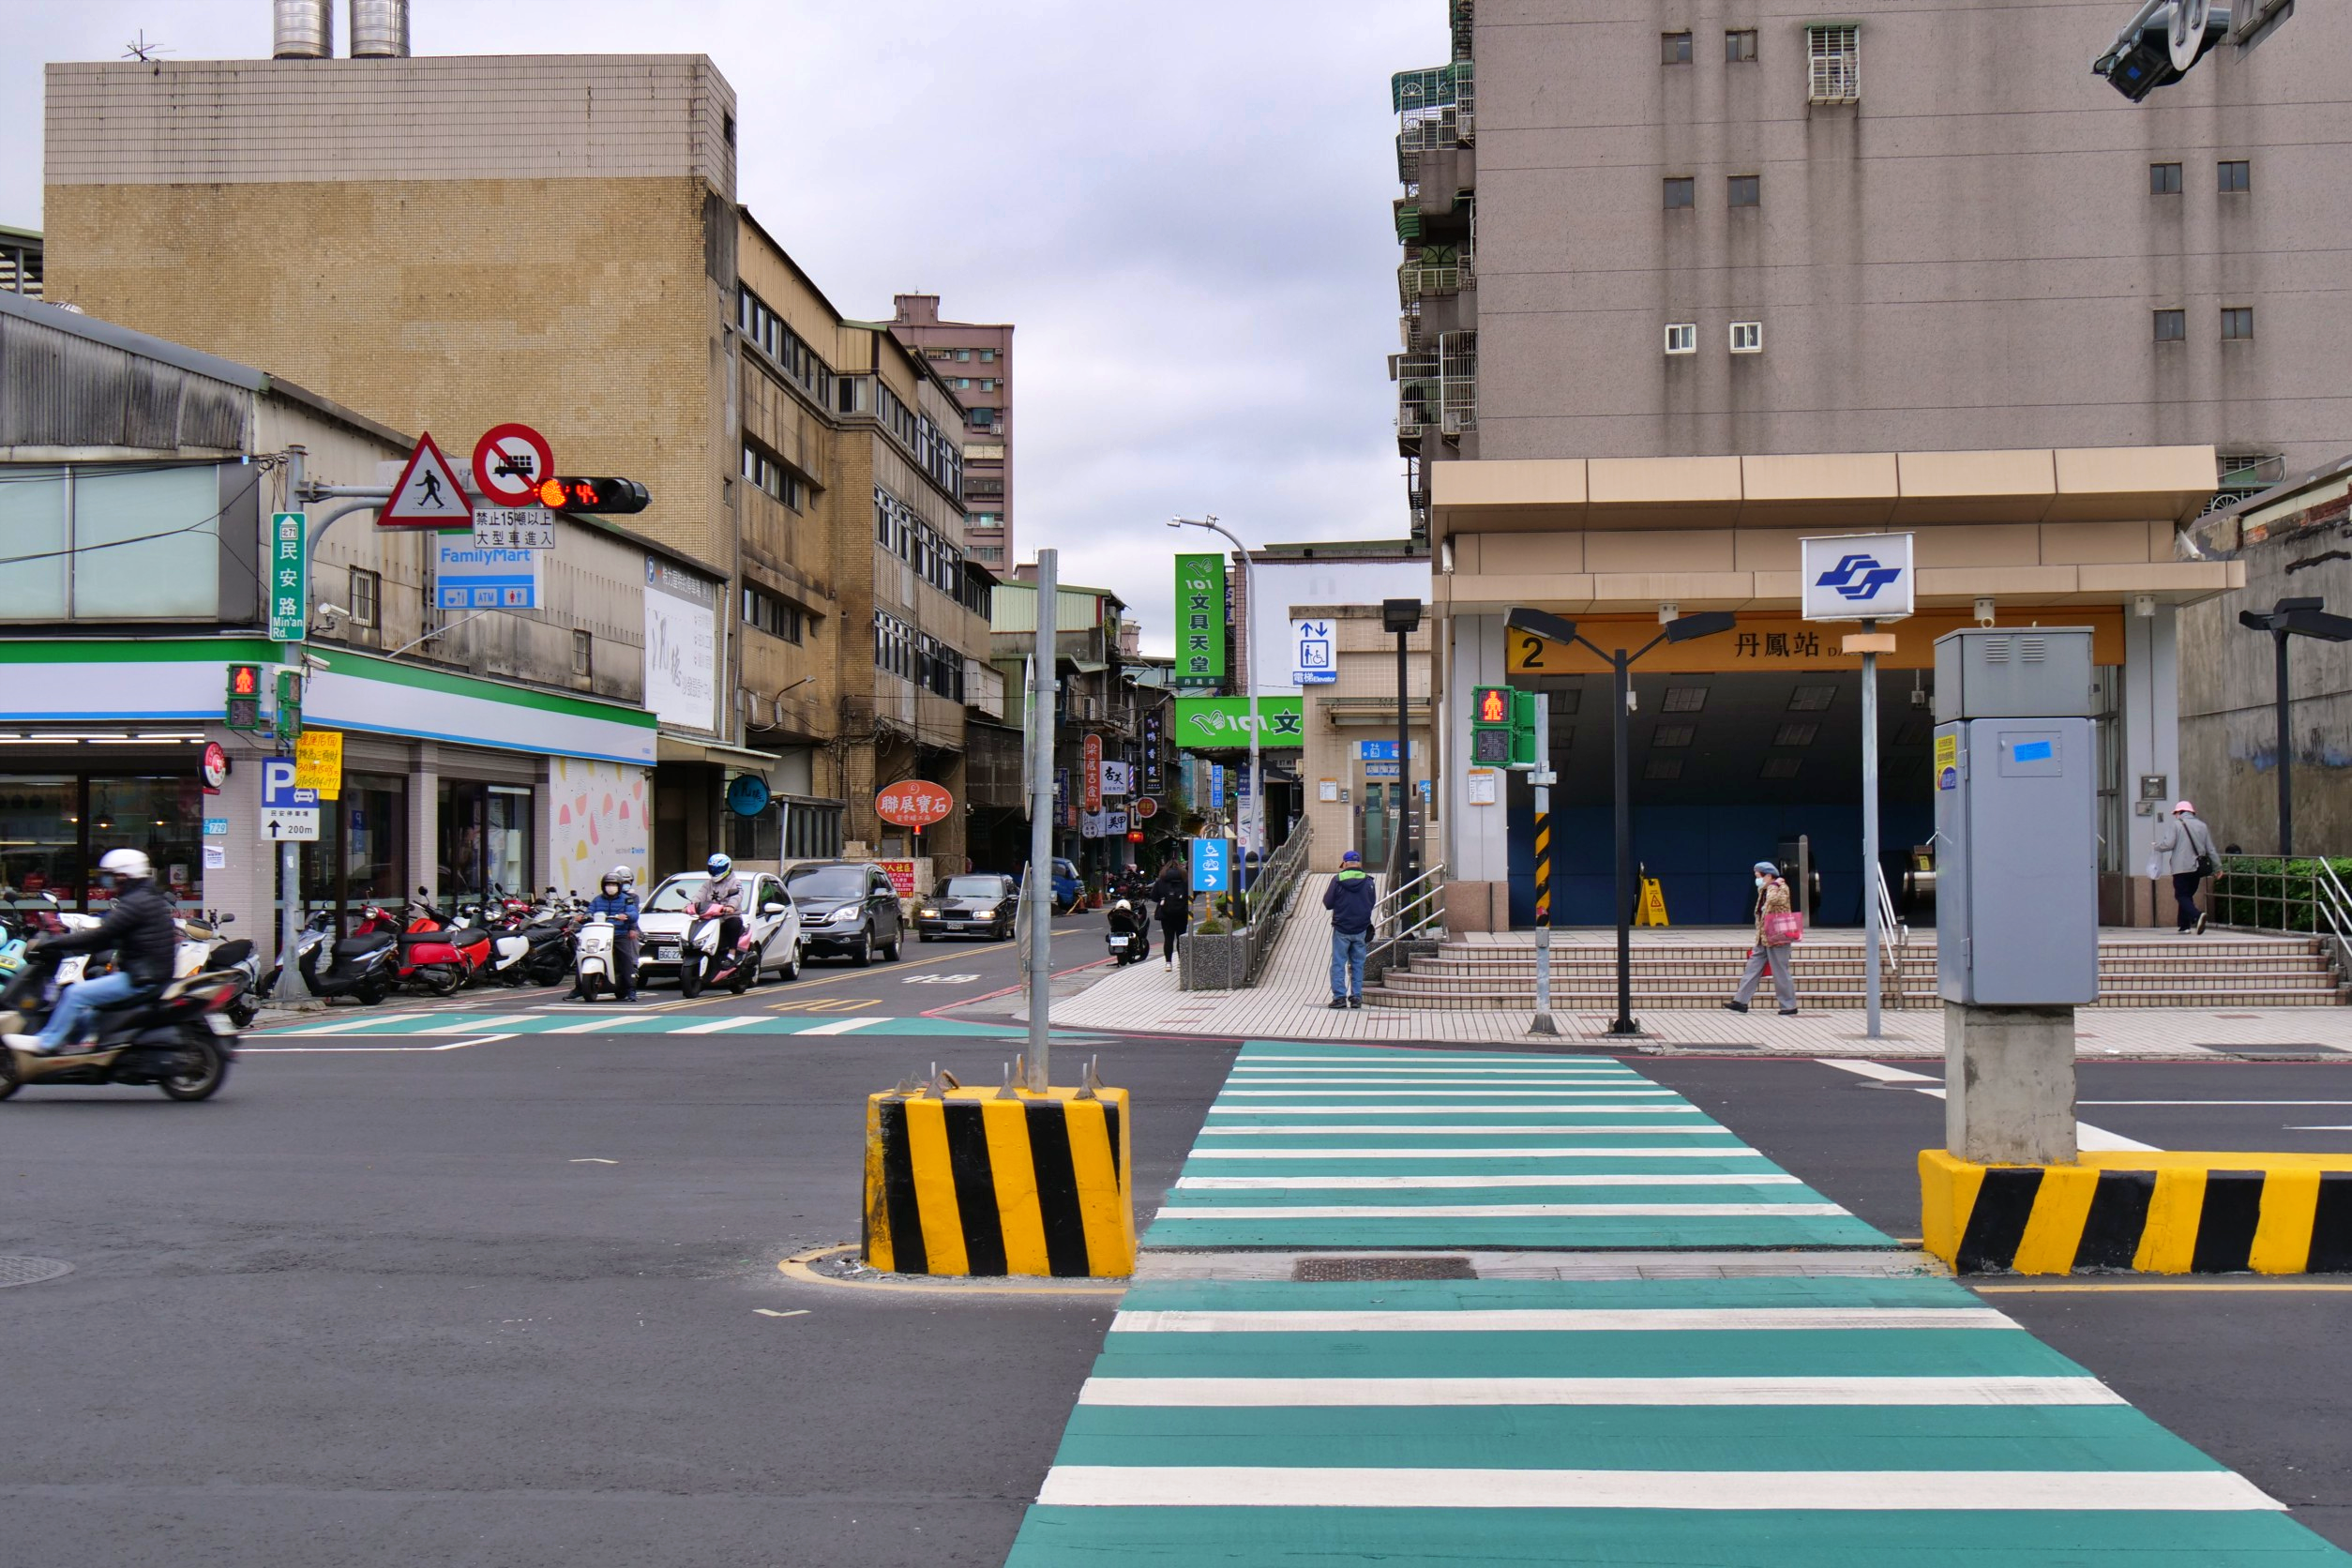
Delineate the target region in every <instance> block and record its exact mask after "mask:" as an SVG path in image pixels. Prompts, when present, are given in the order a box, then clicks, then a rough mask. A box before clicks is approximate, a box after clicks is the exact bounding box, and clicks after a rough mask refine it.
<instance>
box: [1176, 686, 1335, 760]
mask: <svg viewBox="0 0 2352 1568" xmlns="http://www.w3.org/2000/svg"><path fill="white" fill-rule="evenodd" d="M1305 707H1306V702H1305V699H1304V698H1301V697H1260V698H1259V699H1258V722H1259V724H1260V725H1262V726H1263V727H1264V728H1263V731H1262V732H1261V733H1260V734H1259V737H1258V745H1259V748H1260V749H1261V750H1278V749H1280V748H1282V747H1284V746H1289V747H1291V748H1292V749H1296V748H1298V747H1300V746H1304V745H1305V744H1306V713H1305ZM1175 742H1176V746H1178V748H1179V749H1181V750H1184V751H1220V750H1239V749H1242V748H1244V747H1246V746H1248V745H1249V699H1248V698H1246V697H1179V698H1178V699H1176V734H1175Z"/></svg>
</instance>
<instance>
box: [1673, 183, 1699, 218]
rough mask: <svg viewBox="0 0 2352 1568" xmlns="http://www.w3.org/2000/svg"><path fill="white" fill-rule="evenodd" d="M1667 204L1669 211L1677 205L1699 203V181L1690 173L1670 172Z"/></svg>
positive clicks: (1683, 205)
mask: <svg viewBox="0 0 2352 1568" xmlns="http://www.w3.org/2000/svg"><path fill="white" fill-rule="evenodd" d="M1697 204H1698V182H1697V181H1696V180H1695V179H1693V178H1692V177H1691V176H1690V175H1688V174H1668V175H1667V176H1666V210H1667V211H1668V212H1671V211H1673V210H1674V209H1675V208H1677V207H1695V206H1696V205H1697Z"/></svg>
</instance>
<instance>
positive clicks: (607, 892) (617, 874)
mask: <svg viewBox="0 0 2352 1568" xmlns="http://www.w3.org/2000/svg"><path fill="white" fill-rule="evenodd" d="M636 882H637V872H636V870H635V869H634V868H633V867H627V866H615V867H613V868H612V869H611V870H610V871H607V872H606V873H605V874H604V882H603V884H602V885H601V886H599V887H598V888H597V889H596V897H593V898H591V899H589V900H588V917H589V918H590V919H591V920H593V919H595V918H596V917H597V916H598V915H602V916H603V917H604V918H605V919H607V920H610V921H611V922H612V965H613V972H612V980H613V984H614V986H615V987H616V988H617V989H618V990H619V993H620V1000H621V1001H623V1002H635V1001H636V1000H637V953H638V944H639V940H640V933H639V931H638V927H637V916H638V912H639V911H638V905H637V892H636V887H635V883H636ZM567 1000H569V1001H572V1002H585V1001H586V1000H587V997H586V995H585V994H584V993H583V992H582V991H581V990H580V983H579V982H578V981H577V980H575V981H574V982H573V983H572V994H571V996H570V997H569V998H568V999H567Z"/></svg>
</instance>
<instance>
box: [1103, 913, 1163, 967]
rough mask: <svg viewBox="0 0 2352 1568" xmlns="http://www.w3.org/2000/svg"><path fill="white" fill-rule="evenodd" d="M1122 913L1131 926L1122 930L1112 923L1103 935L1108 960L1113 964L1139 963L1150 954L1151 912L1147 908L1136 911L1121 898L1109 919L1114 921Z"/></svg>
mask: <svg viewBox="0 0 2352 1568" xmlns="http://www.w3.org/2000/svg"><path fill="white" fill-rule="evenodd" d="M1122 915H1124V916H1125V917H1126V919H1127V921H1128V922H1129V925H1130V927H1131V928H1130V929H1126V930H1122V929H1120V927H1118V926H1117V925H1116V924H1114V925H1112V927H1110V929H1109V930H1108V932H1106V933H1105V935H1104V941H1105V942H1106V943H1107V944H1108V947H1109V948H1110V961H1111V962H1112V963H1114V964H1139V963H1141V962H1142V961H1143V960H1144V959H1146V958H1148V957H1151V956H1152V917H1151V914H1150V912H1149V911H1148V910H1147V911H1145V912H1142V913H1138V912H1136V910H1135V908H1134V906H1133V905H1131V904H1129V903H1128V902H1127V900H1125V899H1124V898H1122V899H1121V900H1119V903H1118V904H1117V906H1116V907H1114V908H1113V909H1112V911H1111V919H1112V920H1113V921H1114V922H1116V921H1117V920H1118V919H1119V918H1120V917H1121V916H1122Z"/></svg>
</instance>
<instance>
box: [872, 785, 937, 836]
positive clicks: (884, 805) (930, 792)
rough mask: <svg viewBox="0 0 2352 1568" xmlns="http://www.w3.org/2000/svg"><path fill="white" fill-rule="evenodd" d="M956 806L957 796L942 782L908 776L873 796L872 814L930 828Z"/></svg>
mask: <svg viewBox="0 0 2352 1568" xmlns="http://www.w3.org/2000/svg"><path fill="white" fill-rule="evenodd" d="M955 808H956V797H955V796H954V795H952V794H950V793H948V792H947V787H946V786H945V785H943V784H931V783H927V782H925V781H924V780H922V779H920V778H910V779H907V780H905V781H904V782H902V783H897V784H893V785H891V786H890V788H888V789H886V790H884V791H882V792H881V793H879V794H877V795H876V796H875V797H874V814H875V815H876V816H878V817H880V818H881V819H882V821H883V822H890V823H893V824H895V825H897V826H898V827H929V826H930V825H931V824H932V823H933V822H945V821H946V820H947V814H948V813H949V812H950V811H952V810H954V809H955Z"/></svg>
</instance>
